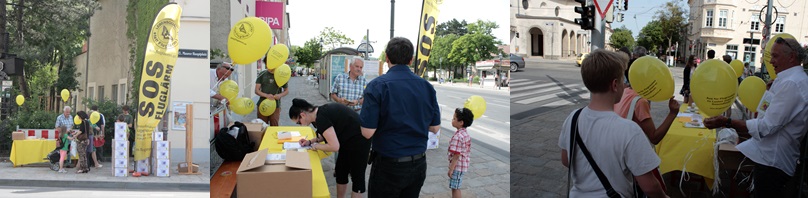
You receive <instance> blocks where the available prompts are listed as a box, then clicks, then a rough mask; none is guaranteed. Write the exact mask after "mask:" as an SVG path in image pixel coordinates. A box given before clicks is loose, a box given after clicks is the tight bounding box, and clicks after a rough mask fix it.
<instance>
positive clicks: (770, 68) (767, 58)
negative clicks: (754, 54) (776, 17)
mask: <svg viewBox="0 0 808 198" xmlns="http://www.w3.org/2000/svg"><path fill="white" fill-rule="evenodd" d="M777 38H791V39H793V38H794V36H792V35H791V34H788V33H780V34H777V35H774V36H772V38H771V39H769V41H767V42H766V48H765V49H764V50H763V63H764V64H766V71H767V72H769V76H771V79H775V78H777V72H774V65H772V46H774V41H775V40H777Z"/></svg>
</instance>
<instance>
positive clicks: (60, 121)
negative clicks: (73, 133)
mask: <svg viewBox="0 0 808 198" xmlns="http://www.w3.org/2000/svg"><path fill="white" fill-rule="evenodd" d="M62 125H64V126H65V127H67V129H68V130H70V129H72V128H73V118H71V117H70V116H67V117H65V114H60V115H59V117H56V124H54V127H53V128H59V126H62Z"/></svg>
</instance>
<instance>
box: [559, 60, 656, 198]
mask: <svg viewBox="0 0 808 198" xmlns="http://www.w3.org/2000/svg"><path fill="white" fill-rule="evenodd" d="M626 61H627V60H625V58H623V57H622V56H620V55H619V54H617V53H616V52H610V51H606V50H595V51H594V52H592V53H591V54H589V56H588V57H587V58H586V59H584V62H583V63H582V66H581V77H582V78H583V81H584V85H585V86H586V88H587V89H588V90H589V92H590V93H591V101H590V103H589V105H587V107H585V108H583V109H582V110H581V112H580V115H579V116H578V120H577V124H578V125H577V129H578V136H579V137H580V138H581V141H582V143H583V145H584V146H586V148H587V150H588V151H589V152H590V154H591V156H592V159H593V160H594V161H595V164H597V165H598V168H599V169H600V170H601V171H602V172H603V175H604V176H605V178H606V180H608V183H609V184H610V185H611V186H612V188H613V189H614V191H615V192H616V193H618V194H619V195H620V196H622V197H633V196H634V193H633V183H634V181H635V180H636V181H637V183H638V184H639V186H640V188H641V189H642V191H643V192H645V194H646V195H647V196H648V197H667V195H665V192H664V190H663V188H662V186H661V184H660V183H659V182H658V181H657V178H656V177H655V176H654V175H653V170H654V169H656V168H657V167H659V163H660V160H659V157H657V155H656V153H654V151H653V149H652V148H651V147H648V145H649V144H650V142H648V138H646V137H645V134H644V133H643V131H642V129H640V127H639V126H637V124H636V123H634V122H632V121H630V120H626V119H624V118H622V117H620V116H619V115H617V114H616V113H614V104H615V103H617V102H619V101H620V98H621V96H622V95H623V88H624V84H623V77H624V76H623V75H624V74H623V70H624V68H623V65H626ZM574 114H575V112H573V113H571V114H570V116H568V117H567V119H566V120H565V121H564V124H563V127H562V130H561V135H560V136H559V138H558V146H559V147H561V162H562V164H564V166H567V167H568V166H569V164H570V161H569V159H568V158H569V155H568V151H569V150H570V132H571V129H573V126H572V120H573V115H574ZM575 145H577V146H576V148H575V150H574V151H575V152H576V153H575V158H574V159H572V164H573V167H572V168H571V171H572V175H573V176H572V177H570V179H572V188H571V189H570V192H569V193H570V194H569V195H570V197H605V196H606V195H607V193H606V189H605V187H604V184H603V183H601V181H600V180H599V179H598V177H597V175H596V174H595V171H594V169H593V167H592V166H591V164H590V163H589V161H588V160H587V159H586V157H585V156H584V154H583V152H582V151H581V150H582V146H581V144H579V143H576V144H575Z"/></svg>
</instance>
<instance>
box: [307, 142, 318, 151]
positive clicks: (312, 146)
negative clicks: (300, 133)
mask: <svg viewBox="0 0 808 198" xmlns="http://www.w3.org/2000/svg"><path fill="white" fill-rule="evenodd" d="M315 145H318V144H317V142H312V143H311V144H310V145H309V146H311V150H313V151H316V150H317V147H314V146H315Z"/></svg>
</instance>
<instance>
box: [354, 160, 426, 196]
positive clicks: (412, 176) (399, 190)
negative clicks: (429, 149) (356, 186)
mask: <svg viewBox="0 0 808 198" xmlns="http://www.w3.org/2000/svg"><path fill="white" fill-rule="evenodd" d="M425 179H426V157H422V158H420V159H417V160H413V161H409V162H393V161H389V160H385V159H383V157H381V156H379V157H376V159H375V160H373V165H372V167H371V168H370V179H369V180H368V197H369V198H379V197H418V195H419V193H420V192H421V186H423V185H424V180H425Z"/></svg>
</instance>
